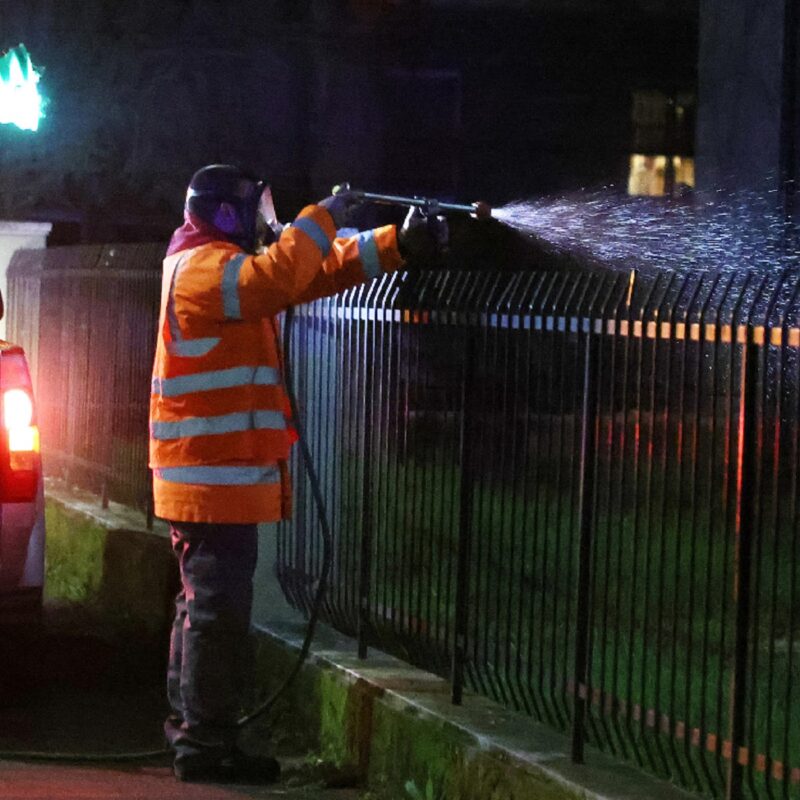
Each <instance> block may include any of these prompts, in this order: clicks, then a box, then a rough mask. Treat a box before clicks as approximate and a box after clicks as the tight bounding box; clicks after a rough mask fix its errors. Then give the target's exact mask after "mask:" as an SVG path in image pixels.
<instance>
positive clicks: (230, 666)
mask: <svg viewBox="0 0 800 800" xmlns="http://www.w3.org/2000/svg"><path fill="white" fill-rule="evenodd" d="M170 529H171V534H172V549H173V550H174V552H175V555H176V556H177V557H178V564H179V566H180V574H181V590H180V591H179V592H178V596H177V597H176V599H175V621H174V622H173V625H172V636H171V640H170V654H169V667H168V671H167V693H168V696H169V703H170V706H171V707H172V713H171V714H170V716H169V718H168V719H167V721H166V723H165V724H164V731H165V733H166V736H167V739H168V741H169V743H170V745H171V746H172V748H173V749H174V750H175V754H176V756H175V758H176V761H179V760H182V759H186V760H190V759H191V760H203V761H205V760H208V761H216V760H219V759H221V758H225V757H226V756H227V755H229V754H230V752H231V751H232V750H233V747H234V745H235V742H236V735H237V733H238V730H237V728H236V720H237V719H238V717H239V715H240V713H241V711H242V709H241V705H242V699H243V697H242V695H243V692H244V691H246V689H247V687H248V686H249V684H250V680H251V669H252V653H251V643H250V638H249V629H250V610H251V607H252V603H253V572H254V570H255V566H256V558H257V555H258V530H257V527H256V525H222V524H220V525H217V524H211V523H199V522H172V523H170Z"/></svg>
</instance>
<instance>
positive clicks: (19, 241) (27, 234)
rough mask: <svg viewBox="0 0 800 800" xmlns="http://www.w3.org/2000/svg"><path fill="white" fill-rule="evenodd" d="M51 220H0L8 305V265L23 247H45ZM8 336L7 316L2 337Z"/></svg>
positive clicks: (0, 327)
mask: <svg viewBox="0 0 800 800" xmlns="http://www.w3.org/2000/svg"><path fill="white" fill-rule="evenodd" d="M52 227H53V226H52V225H51V224H50V223H49V222H8V221H3V220H0V292H2V295H3V302H4V303H5V304H6V305H8V280H7V273H8V265H9V264H10V263H11V256H13V255H14V253H15V252H16V251H17V250H20V249H22V248H43V247H44V246H45V243H46V241H47V235H48V234H49V233H50V230H51V229H52ZM5 338H6V317H5V315H4V316H3V319H2V320H0V339H5Z"/></svg>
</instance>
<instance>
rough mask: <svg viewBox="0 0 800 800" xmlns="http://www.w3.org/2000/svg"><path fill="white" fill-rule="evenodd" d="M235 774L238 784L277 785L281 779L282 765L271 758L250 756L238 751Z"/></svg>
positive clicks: (235, 755)
mask: <svg viewBox="0 0 800 800" xmlns="http://www.w3.org/2000/svg"><path fill="white" fill-rule="evenodd" d="M233 774H234V776H235V780H236V782H237V783H257V784H268V783H275V782H276V781H277V780H278V779H279V778H280V777H281V765H280V764H279V763H278V761H277V759H274V758H272V757H271V756H250V755H247V753H245V752H243V751H242V750H239V749H236V750H234V751H233Z"/></svg>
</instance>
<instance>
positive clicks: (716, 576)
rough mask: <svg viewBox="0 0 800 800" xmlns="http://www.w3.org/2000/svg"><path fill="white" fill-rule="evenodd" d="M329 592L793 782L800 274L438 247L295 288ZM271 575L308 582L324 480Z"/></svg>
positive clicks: (711, 780)
mask: <svg viewBox="0 0 800 800" xmlns="http://www.w3.org/2000/svg"><path fill="white" fill-rule="evenodd" d="M291 345H292V347H291V353H292V356H291V357H292V359H293V365H294V374H295V381H296V384H297V390H298V393H299V396H300V404H301V406H302V407H303V408H304V409H305V412H304V418H305V426H306V434H307V436H308V438H309V443H310V446H311V450H312V451H313V453H315V455H316V459H317V462H318V468H319V471H320V475H321V479H322V483H323V487H324V492H325V497H326V503H327V508H328V513H329V514H330V516H331V521H332V526H333V529H334V530H335V532H336V544H335V556H334V564H333V569H332V575H331V589H330V592H329V595H328V599H327V603H326V607H325V616H326V617H327V619H328V620H329V621H330V622H331V623H333V624H334V625H336V626H337V627H338V628H340V629H342V630H344V631H347V632H349V633H351V634H353V635H356V636H358V638H359V643H360V652H361V654H362V656H364V655H366V654H367V651H368V648H369V647H370V646H378V647H380V648H382V649H385V650H388V651H390V652H393V653H395V654H397V655H399V656H401V657H403V658H405V659H407V660H410V661H412V662H414V663H416V664H419V665H420V666H422V667H425V668H427V669H431V670H433V671H435V672H438V673H440V674H441V675H444V676H448V677H449V678H450V679H451V680H452V682H453V698H454V700H455V701H456V702H458V701H459V700H460V698H461V696H462V692H463V690H464V688H465V687H466V688H469V689H471V690H473V691H477V692H480V693H483V694H486V695H489V696H491V697H493V698H495V699H497V700H499V701H500V702H502V703H505V704H507V705H508V706H511V707H513V708H516V709H519V710H521V711H524V712H526V713H528V714H530V715H531V716H533V717H535V718H536V719H539V720H541V721H543V722H546V723H548V724H550V725H552V726H554V727H556V728H559V729H561V730H564V731H565V732H569V733H570V734H571V736H572V740H573V757H574V758H575V760H577V761H580V760H581V759H582V758H583V745H584V742H586V741H588V742H591V743H593V744H594V745H597V746H599V747H601V748H603V749H605V750H608V751H610V752H612V753H613V754H615V755H616V756H618V757H620V758H623V759H627V760H631V761H633V762H635V763H637V764H639V765H640V766H642V767H644V768H646V769H648V770H650V771H652V772H654V773H656V774H658V775H662V776H665V777H669V778H671V779H673V780H675V781H676V782H678V783H680V784H683V785H685V786H687V787H689V788H691V789H693V790H695V791H698V792H701V793H704V794H707V795H711V796H717V797H723V796H727V797H732V798H740V797H786V798H789V797H791V798H798V797H800V710H799V709H800V706H798V704H797V702H796V699H797V689H798V687H800V533H798V528H799V526H798V513H800V509H799V508H798V502H797V490H798V487H797V477H798V466H800V465H798V455H799V454H800V449H799V448H798V422H799V421H800V279H799V277H798V274H797V273H796V272H790V273H779V274H775V275H763V274H755V273H748V272H736V271H732V272H730V273H721V274H716V273H715V274H708V273H662V274H656V275H641V274H637V273H630V274H627V273H626V274H621V273H605V274H603V273H585V274H581V273H577V274H576V273H571V274H569V275H565V274H560V273H558V272H552V271H545V272H536V273H526V274H514V275H509V274H503V275H492V274H487V273H482V274H472V273H439V274H434V273H423V274H419V275H395V276H391V277H386V278H384V279H383V280H381V281H379V282H374V283H372V284H368V285H366V286H363V287H360V288H359V289H356V290H353V291H351V292H348V293H346V294H344V295H341V296H338V297H335V298H330V299H326V300H321V301H318V302H317V303H314V304H312V305H309V306H306V307H304V308H302V309H299V310H298V316H297V320H296V323H295V330H294V334H293V338H292V343H291ZM294 479H295V484H296V489H295V495H296V509H295V514H294V518H293V521H292V522H291V523H290V524H286V525H285V526H284V527H283V530H282V532H281V535H280V548H279V577H280V580H281V583H282V585H283V588H284V591H285V593H286V595H287V597H289V598H290V600H291V601H292V602H293V603H294V604H295V605H296V606H298V607H299V608H303V609H306V610H308V609H309V607H310V603H311V600H312V597H313V592H314V588H315V582H316V579H317V577H318V576H319V571H320V567H321V564H320V559H321V552H322V549H321V542H320V538H319V527H318V522H317V519H316V515H315V511H314V508H313V504H312V503H311V495H310V491H309V487H308V486H307V485H306V479H305V477H304V476H303V475H302V474H300V471H299V470H297V469H296V470H295V476H294Z"/></svg>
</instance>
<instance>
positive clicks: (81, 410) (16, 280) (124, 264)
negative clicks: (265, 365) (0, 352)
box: [8, 244, 165, 521]
mask: <svg viewBox="0 0 800 800" xmlns="http://www.w3.org/2000/svg"><path fill="white" fill-rule="evenodd" d="M164 251H165V246H164V245H163V244H129V245H103V246H101V245H86V246H78V247H55V248H51V249H48V250H21V251H18V252H17V253H16V254H15V255H14V257H13V259H12V262H11V265H10V267H9V274H8V286H9V289H8V294H9V298H8V300H9V302H8V305H9V308H8V337H9V339H10V340H12V341H15V342H16V343H18V344H21V345H22V346H23V347H25V350H26V352H27V354H28V360H29V362H30V364H31V372H32V373H33V380H34V387H35V391H36V401H37V413H38V418H39V426H40V428H41V439H42V457H43V464H44V469H45V473H46V474H47V475H50V476H57V477H61V478H63V479H65V480H66V481H67V483H69V484H72V485H77V486H81V487H83V488H86V489H89V490H93V491H96V492H97V493H98V494H99V495H100V496H101V498H102V502H103V503H104V504H107V502H108V499H109V498H111V499H115V500H118V501H120V502H123V503H126V504H128V505H131V506H133V507H135V508H138V509H140V510H142V511H143V512H145V513H146V514H147V517H148V520H149V521H152V514H151V508H152V501H151V483H150V475H149V472H148V469H147V447H148V442H147V418H148V400H149V392H150V374H151V370H152V366H153V352H154V349H155V336H156V325H157V321H158V309H159V294H160V291H161V260H162V258H163V256H164Z"/></svg>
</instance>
